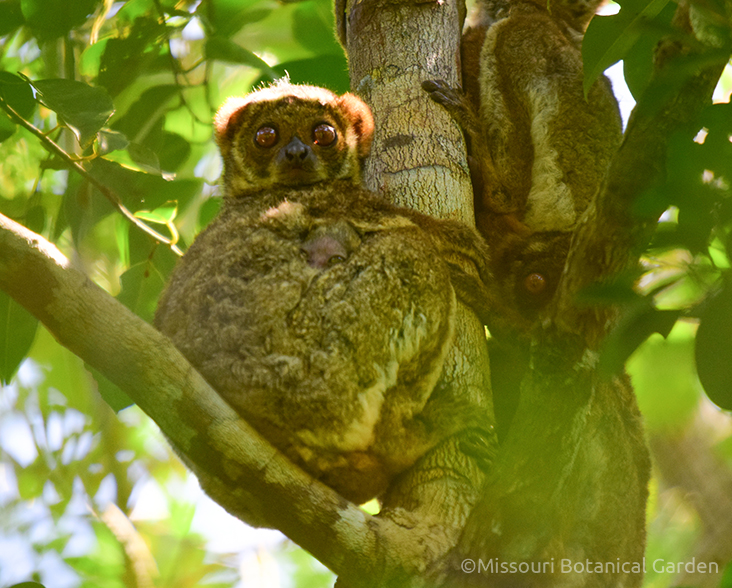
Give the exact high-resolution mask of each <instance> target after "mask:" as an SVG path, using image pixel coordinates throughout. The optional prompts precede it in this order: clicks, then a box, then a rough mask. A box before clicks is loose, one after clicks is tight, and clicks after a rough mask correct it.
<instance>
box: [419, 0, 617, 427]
mask: <svg viewBox="0 0 732 588" xmlns="http://www.w3.org/2000/svg"><path fill="white" fill-rule="evenodd" d="M600 4H601V0H557V1H552V2H549V3H547V2H546V0H479V1H478V3H477V5H476V14H474V15H473V18H472V23H471V26H470V27H468V28H467V29H466V31H465V33H464V35H463V41H462V63H463V83H464V88H465V92H464V93H463V92H462V91H461V90H460V89H454V88H450V87H449V86H447V85H446V84H445V83H444V82H441V81H439V80H435V81H427V82H424V83H423V87H424V89H425V90H427V91H428V92H429V93H430V97H431V98H432V99H433V100H435V101H436V102H438V103H439V104H442V105H443V106H445V108H446V109H447V110H448V112H450V114H451V115H452V116H453V117H454V118H455V119H456V121H457V122H458V123H459V124H460V125H461V127H462V129H463V131H464V133H465V136H466V139H467V142H468V148H469V155H470V157H469V159H470V168H471V176H472V178H473V188H474V195H475V212H476V224H477V226H478V229H479V231H480V232H481V233H482V234H483V236H484V237H485V238H486V240H487V242H488V244H489V246H490V250H491V261H490V264H491V269H492V271H493V276H494V280H495V284H496V286H497V287H498V288H499V290H500V292H501V295H500V298H501V299H502V301H503V302H504V303H505V304H506V305H508V311H509V312H508V316H507V319H508V320H502V321H496V320H494V321H493V322H492V324H490V325H489V326H490V328H491V334H492V335H494V341H493V342H492V343H493V345H494V346H495V345H504V343H505V345H508V346H509V347H512V348H514V351H515V352H516V353H518V354H519V355H522V356H524V357H523V358H520V360H519V359H518V358H516V357H514V358H513V359H511V360H506V359H505V356H506V351H507V350H506V349H495V351H496V352H495V353H491V371H492V374H493V379H494V388H495V389H496V394H495V398H494V400H495V402H496V409H497V411H500V404H501V398H500V394H501V391H500V388H501V387H504V388H505V386H504V382H497V381H496V379H499V380H500V379H504V380H505V381H506V382H508V381H511V380H513V382H514V385H517V382H518V381H520V372H521V371H522V370H523V367H525V365H526V361H525V359H526V357H527V354H528V342H527V340H528V337H529V335H530V332H531V330H532V329H533V328H534V327H535V326H536V324H537V321H538V319H539V318H540V317H541V315H542V312H543V311H544V309H545V308H546V307H547V306H548V304H549V302H550V301H551V299H552V297H553V294H554V291H555V290H556V288H557V285H558V283H559V280H560V278H561V275H562V271H563V268H564V263H565V260H566V257H567V253H568V251H569V245H570V241H571V237H572V231H573V229H574V227H575V225H576V223H577V221H578V219H579V217H580V215H581V214H582V212H583V211H584V210H585V208H586V207H587V205H588V204H589V202H590V200H591V198H592V197H593V195H594V194H595V192H596V191H597V190H598V189H599V187H600V185H601V183H602V180H603V177H604V175H605V172H606V170H607V168H608V165H609V162H610V158H611V157H612V155H613V154H614V153H615V151H616V150H617V148H618V146H619V144H620V139H621V122H620V115H619V111H618V107H617V103H616V101H615V98H614V96H613V94H612V90H611V88H610V84H609V81H608V80H607V79H606V78H605V77H601V78H600V79H599V80H597V81H596V82H595V83H594V84H593V86H592V87H591V88H590V90H589V93H588V95H587V98H586V99H585V96H584V93H583V67H582V56H581V52H580V46H581V42H582V36H583V34H584V31H585V29H586V27H587V24H588V23H589V21H590V19H591V18H592V16H593V15H594V14H595V11H596V9H597V8H598V6H599V5H600ZM502 341H503V342H502ZM499 355H500V356H501V358H503V359H499V357H498V356H499ZM508 355H515V354H514V353H513V351H511V352H510V353H508ZM501 364H503V365H501ZM521 365H523V367H521ZM504 367H505V370H504V369H503V368H504ZM502 372H506V373H503V374H502ZM504 376H505V378H504ZM497 416H499V415H497ZM500 420H501V419H500V418H499V421H500Z"/></svg>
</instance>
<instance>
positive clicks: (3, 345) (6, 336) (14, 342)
mask: <svg viewBox="0 0 732 588" xmlns="http://www.w3.org/2000/svg"><path fill="white" fill-rule="evenodd" d="M37 329H38V319H37V318H35V317H34V316H33V315H31V314H30V313H29V312H28V311H27V310H26V309H25V308H23V307H22V306H21V305H20V304H18V303H17V302H16V301H15V300H13V299H12V298H11V297H10V296H8V295H7V294H6V293H5V292H0V381H2V382H3V383H6V384H7V383H8V382H10V380H11V379H12V378H13V376H14V375H15V372H16V371H18V367H19V366H20V364H21V362H22V361H23V360H24V359H25V357H26V355H28V351H30V348H31V346H32V345H33V340H34V339H35V337H36V330H37Z"/></svg>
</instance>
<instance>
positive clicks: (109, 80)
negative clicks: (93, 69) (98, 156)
mask: <svg viewBox="0 0 732 588" xmlns="http://www.w3.org/2000/svg"><path fill="white" fill-rule="evenodd" d="M125 32H127V36H126V37H115V38H111V39H109V40H108V41H107V43H106V46H105V48H104V53H103V54H102V57H101V60H100V64H99V75H98V76H97V80H96V82H97V84H98V85H99V86H103V87H104V88H106V89H107V91H108V92H109V93H110V95H112V96H117V94H119V93H120V92H121V91H122V90H124V89H125V88H127V87H129V86H130V85H132V84H133V83H134V82H135V81H137V80H138V79H139V78H140V77H141V76H142V75H143V74H148V73H152V72H157V71H165V70H169V69H170V60H169V58H168V46H167V43H165V33H166V28H165V25H164V24H162V23H161V22H159V20H158V16H157V13H155V14H150V15H148V16H145V17H141V18H137V19H135V21H134V23H133V24H132V26H131V27H129V29H125ZM127 136H128V137H130V138H133V137H132V135H127Z"/></svg>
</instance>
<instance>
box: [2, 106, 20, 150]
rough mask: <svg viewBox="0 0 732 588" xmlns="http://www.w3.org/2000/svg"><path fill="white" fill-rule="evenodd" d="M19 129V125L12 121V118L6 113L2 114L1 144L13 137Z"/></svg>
mask: <svg viewBox="0 0 732 588" xmlns="http://www.w3.org/2000/svg"><path fill="white" fill-rule="evenodd" d="M17 129H18V125H16V124H15V123H14V122H13V121H12V120H10V117H8V116H7V115H6V114H5V113H4V112H0V143H2V142H3V141H5V140H6V139H9V138H10V137H12V136H13V135H14V134H15V131H16V130H17Z"/></svg>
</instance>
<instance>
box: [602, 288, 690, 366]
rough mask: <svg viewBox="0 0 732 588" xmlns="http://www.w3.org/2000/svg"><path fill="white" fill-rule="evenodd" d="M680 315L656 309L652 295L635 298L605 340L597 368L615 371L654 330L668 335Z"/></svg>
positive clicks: (679, 312)
mask: <svg viewBox="0 0 732 588" xmlns="http://www.w3.org/2000/svg"><path fill="white" fill-rule="evenodd" d="M680 314H681V311H679V310H657V309H656V308H655V307H654V306H653V302H652V299H651V297H646V298H638V300H637V301H636V302H634V303H632V304H631V305H630V308H628V310H627V311H626V313H625V314H624V316H623V318H622V319H621V321H620V322H619V323H618V325H617V326H616V327H615V328H614V329H613V330H612V332H611V333H610V334H609V335H608V337H607V339H606V340H605V343H604V345H603V349H602V352H601V354H600V370H601V371H602V372H603V373H605V374H608V375H611V374H615V373H617V372H618V371H619V370H620V369H622V367H623V365H624V364H625V362H626V361H627V359H628V358H629V357H630V356H631V355H632V354H633V352H634V351H635V350H636V349H637V348H638V347H639V346H640V345H641V343H643V342H644V341H645V340H646V339H648V337H650V336H651V335H653V334H654V333H659V334H660V335H661V336H663V337H664V338H665V337H668V334H669V333H670V332H671V329H672V328H673V327H674V325H675V324H676V320H677V319H678V318H679V316H680Z"/></svg>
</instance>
